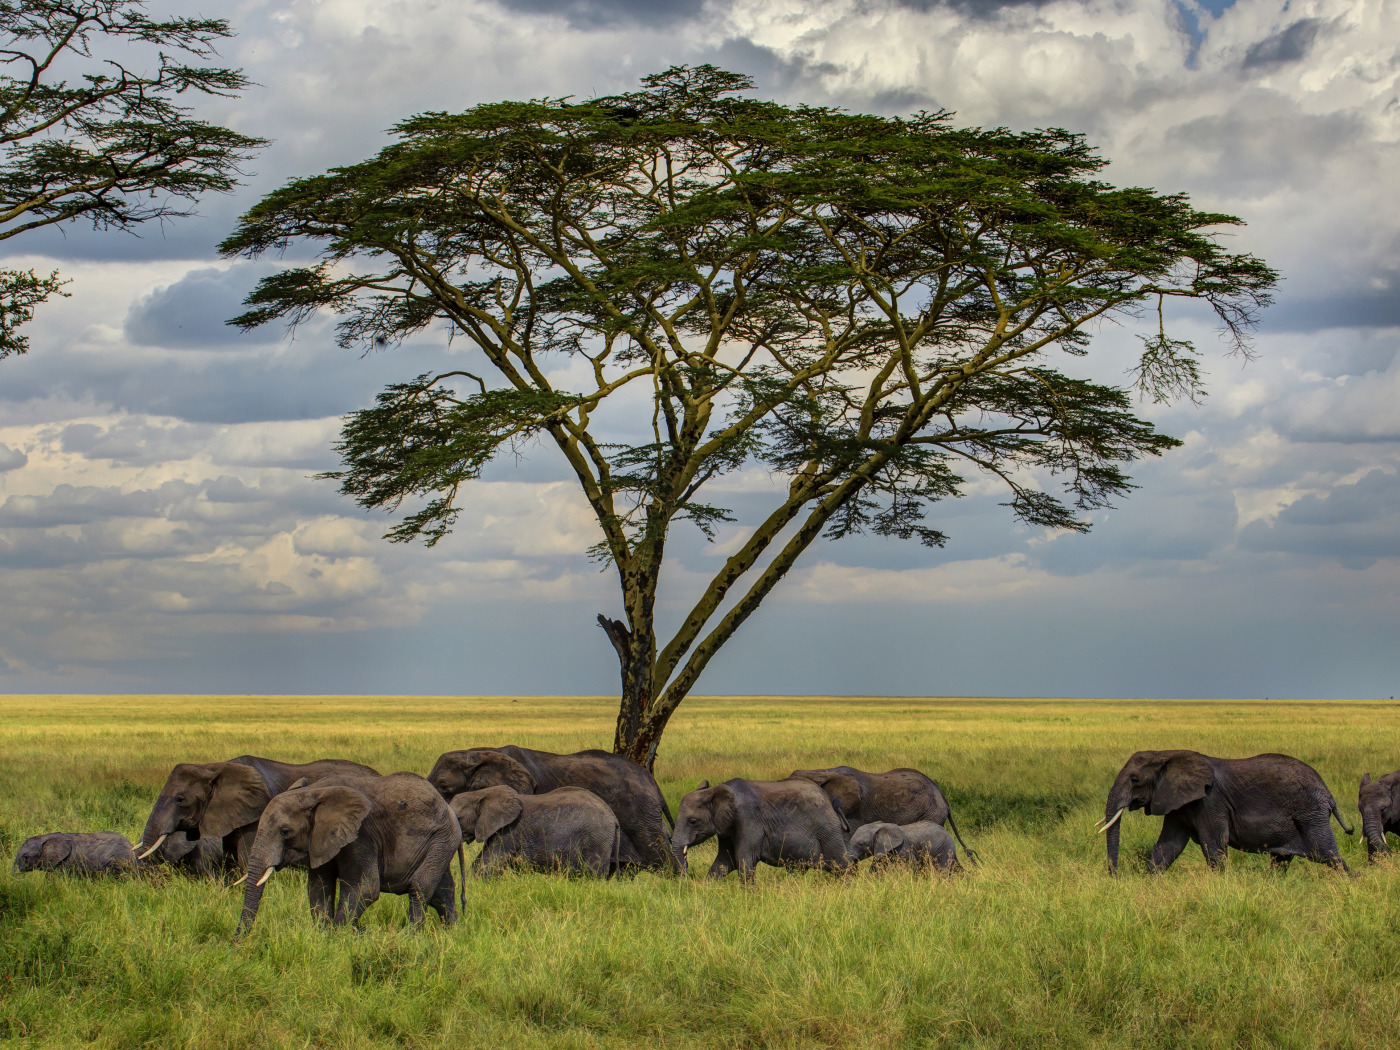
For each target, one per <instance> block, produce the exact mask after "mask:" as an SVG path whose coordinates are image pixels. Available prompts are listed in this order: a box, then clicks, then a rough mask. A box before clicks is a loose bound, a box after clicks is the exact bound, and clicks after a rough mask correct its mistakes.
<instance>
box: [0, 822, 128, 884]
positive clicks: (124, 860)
mask: <svg viewBox="0 0 1400 1050" xmlns="http://www.w3.org/2000/svg"><path fill="white" fill-rule="evenodd" d="M135 867H136V854H135V853H133V852H132V849H131V840H130V839H128V838H127V837H126V836H125V835H119V834H117V833H116V832H115V831H55V832H52V833H50V834H48V835H35V836H34V837H32V838H28V839H25V840H24V843H23V844H22V845H21V846H20V848H19V849H18V850H16V851H15V871H20V872H23V871H65V872H70V873H72V874H74V875H116V874H119V873H122V872H127V871H131V870H132V869H133V868H135Z"/></svg>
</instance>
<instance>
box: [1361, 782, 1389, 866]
mask: <svg viewBox="0 0 1400 1050" xmlns="http://www.w3.org/2000/svg"><path fill="white" fill-rule="evenodd" d="M1356 808H1357V809H1359V810H1360V811H1361V833H1362V834H1363V835H1365V836H1366V856H1367V858H1368V859H1374V857H1375V856H1376V854H1378V853H1389V852H1390V847H1389V846H1387V845H1386V842H1385V826H1386V824H1388V823H1392V824H1393V823H1395V822H1396V821H1397V820H1400V776H1396V775H1395V774H1394V773H1388V774H1386V775H1385V776H1383V777H1380V778H1379V779H1377V780H1372V779H1371V774H1370V773H1367V774H1366V775H1365V776H1363V777H1362V778H1361V792H1360V794H1359V796H1358V797H1357V800H1356Z"/></svg>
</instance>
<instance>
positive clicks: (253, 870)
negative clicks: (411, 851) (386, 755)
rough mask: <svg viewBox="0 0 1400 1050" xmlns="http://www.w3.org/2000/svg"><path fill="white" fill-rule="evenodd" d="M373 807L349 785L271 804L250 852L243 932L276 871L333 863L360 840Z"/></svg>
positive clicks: (310, 790)
mask: <svg viewBox="0 0 1400 1050" xmlns="http://www.w3.org/2000/svg"><path fill="white" fill-rule="evenodd" d="M370 809H371V803H370V800H369V796H368V795H366V794H365V793H364V792H362V791H359V790H357V789H355V788H353V787H349V786H347V785H344V784H331V785H327V786H315V787H303V788H296V789H294V790H292V791H284V792H283V793H282V794H280V795H278V796H277V797H276V798H274V799H273V800H272V801H271V802H270V803H268V806H267V809H265V810H263V815H262V819H261V820H259V821H258V833H257V836H256V837H255V838H254V839H253V848H252V850H251V851H250V853H249V855H248V875H247V880H248V886H247V889H245V890H244V893H243V916H242V918H240V919H239V921H238V931H239V933H242V932H243V931H245V930H247V929H249V928H250V927H251V926H252V925H253V920H254V919H256V918H257V917H258V905H259V904H260V903H262V893H263V885H264V884H265V883H266V882H267V880H268V879H270V878H272V873H273V872H274V871H276V870H277V869H278V868H284V867H287V866H288V865H291V864H305V865H307V867H311V868H319V867H320V866H321V865H323V864H329V863H330V862H331V861H332V860H334V859H335V856H336V854H337V853H339V852H340V851H341V850H342V849H344V848H345V847H346V846H347V845H349V844H350V843H351V842H353V841H354V840H355V837H356V836H357V835H358V834H359V833H360V825H361V824H363V823H364V820H365V817H367V816H368V815H369V811H370Z"/></svg>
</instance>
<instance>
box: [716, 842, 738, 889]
mask: <svg viewBox="0 0 1400 1050" xmlns="http://www.w3.org/2000/svg"><path fill="white" fill-rule="evenodd" d="M738 866H739V865H738V864H737V863H736V862H735V860H734V847H733V844H732V843H730V842H728V841H726V840H725V839H720V840H719V852H717V853H716V854H715V862H714V863H713V864H711V865H710V878H712V879H722V878H724V877H725V876H726V875H728V874H729V873H730V872H731V871H733V870H734V869H735V868H737V867H738Z"/></svg>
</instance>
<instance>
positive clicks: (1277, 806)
mask: <svg viewBox="0 0 1400 1050" xmlns="http://www.w3.org/2000/svg"><path fill="white" fill-rule="evenodd" d="M1123 808H1125V809H1127V810H1135V809H1141V810H1145V811H1146V812H1147V813H1148V814H1150V815H1151V816H1161V817H1162V833H1161V835H1160V837H1159V838H1158V839H1157V845H1156V847H1155V848H1154V849H1153V850H1152V859H1151V860H1150V861H1149V862H1148V865H1147V867H1148V870H1149V871H1153V872H1160V871H1166V870H1167V869H1168V868H1169V867H1171V866H1172V862H1173V861H1174V860H1176V858H1177V857H1179V856H1180V855H1181V851H1182V850H1183V849H1185V848H1186V844H1187V843H1188V842H1195V843H1197V844H1198V845H1199V846H1200V847H1201V851H1202V852H1203V853H1204V854H1205V856H1206V862H1207V863H1208V864H1209V865H1210V866H1211V867H1212V868H1218V867H1223V866H1224V864H1225V853H1226V849H1227V847H1233V848H1234V849H1237V850H1241V851H1243V852H1245V853H1267V854H1269V855H1270V857H1271V858H1272V863H1273V866H1274V867H1275V868H1277V869H1280V870H1287V868H1288V865H1289V864H1290V863H1291V862H1292V860H1293V858H1294V857H1307V858H1308V859H1309V860H1315V861H1318V862H1320V863H1324V864H1327V865H1330V866H1331V867H1333V868H1336V869H1338V870H1339V871H1346V870H1347V866H1346V862H1345V861H1344V860H1342V857H1341V854H1340V853H1338V852H1337V840H1336V839H1335V838H1333V836H1332V825H1331V821H1330V819H1329V818H1331V817H1336V818H1337V823H1338V824H1340V825H1341V826H1342V830H1343V831H1345V832H1346V833H1347V834H1348V835H1350V834H1351V833H1352V829H1351V828H1349V827H1347V825H1346V821H1344V820H1342V816H1341V814H1340V813H1338V812H1337V801H1336V799H1334V798H1333V797H1332V792H1330V791H1328V790H1327V785H1326V784H1324V783H1323V781H1322V777H1321V776H1319V775H1318V772H1317V770H1315V769H1313V768H1312V766H1310V765H1308V764H1307V763H1305V762H1300V761H1298V759H1296V758H1290V757H1289V756H1288V755H1272V754H1271V755H1255V756H1254V757H1253V758H1210V757H1209V756H1207V755H1202V754H1198V753H1197V752H1195V751H1139V752H1137V753H1136V754H1134V755H1133V756H1132V757H1131V758H1129V759H1128V761H1127V764H1126V765H1124V766H1123V769H1122V770H1121V771H1120V772H1119V774H1118V778H1117V779H1116V780H1115V781H1114V782H1113V787H1112V788H1111V789H1110V790H1109V793H1108V803H1107V805H1106V806H1105V807H1104V820H1112V819H1113V817H1114V814H1116V813H1117V812H1118V811H1119V809H1123ZM1124 816H1126V814H1124ZM1122 823H1123V819H1122V818H1121V817H1120V818H1119V819H1118V821H1117V822H1116V823H1115V824H1114V825H1113V826H1112V827H1110V828H1109V829H1108V866H1109V870H1110V871H1117V870H1118V832H1119V829H1120V828H1121V827H1122Z"/></svg>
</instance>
